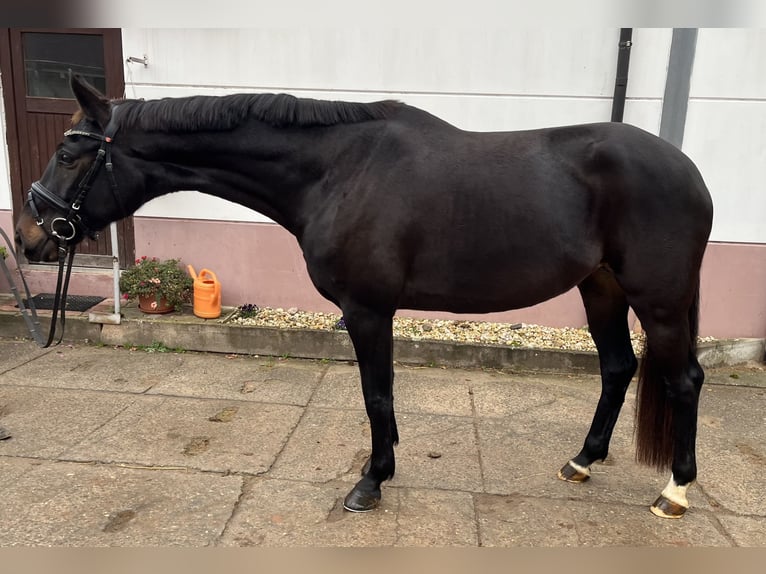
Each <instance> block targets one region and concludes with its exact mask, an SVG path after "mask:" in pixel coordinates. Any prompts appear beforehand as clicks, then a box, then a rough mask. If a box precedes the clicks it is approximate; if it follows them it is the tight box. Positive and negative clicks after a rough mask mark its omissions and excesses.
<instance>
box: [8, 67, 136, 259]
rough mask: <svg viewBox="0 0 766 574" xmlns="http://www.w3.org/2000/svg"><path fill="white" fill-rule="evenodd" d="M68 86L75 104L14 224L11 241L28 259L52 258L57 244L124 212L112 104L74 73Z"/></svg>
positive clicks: (92, 230) (81, 235)
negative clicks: (114, 169)
mask: <svg viewBox="0 0 766 574" xmlns="http://www.w3.org/2000/svg"><path fill="white" fill-rule="evenodd" d="M71 86H72V92H73V93H74V95H75V97H76V98H77V101H78V103H79V105H80V110H79V111H78V112H77V113H76V114H75V115H74V117H73V118H72V129H71V130H69V131H67V132H66V133H65V134H64V138H63V140H62V142H61V143H60V144H59V145H58V147H57V148H56V152H55V153H54V154H53V157H51V159H50V161H49V162H48V166H47V167H46V168H45V171H44V172H43V175H42V177H41V178H40V179H39V180H38V181H36V182H34V183H33V184H32V188H31V189H30V190H29V192H28V194H27V200H26V202H25V203H24V207H23V209H22V211H21V214H20V216H19V220H18V224H17V225H16V242H17V244H18V245H19V246H20V247H21V248H22V249H23V251H24V254H25V255H26V257H27V259H29V260H30V261H55V260H56V258H57V252H58V248H59V247H60V246H61V247H63V246H71V245H75V244H77V243H79V242H80V241H82V240H83V238H84V237H85V236H93V235H94V234H95V232H96V231H99V230H101V229H102V228H104V227H105V226H106V225H107V224H109V223H110V222H111V221H114V220H117V219H119V218H121V217H124V216H126V215H128V213H127V212H126V211H125V208H124V205H123V202H122V200H121V197H120V187H122V186H121V185H120V186H118V184H117V182H116V180H115V177H114V174H113V173H112V151H113V150H112V141H113V139H114V138H115V134H116V131H117V124H116V123H115V120H114V109H116V107H115V106H114V104H112V103H110V102H109V100H107V99H106V98H105V97H104V96H103V95H101V94H100V93H98V92H97V91H96V90H95V89H94V88H92V87H91V86H89V85H88V84H86V83H85V82H83V81H81V80H80V79H79V78H78V77H77V76H73V77H72V80H71ZM120 172H121V173H122V174H124V173H125V172H124V171H122V170H120ZM123 192H124V189H123Z"/></svg>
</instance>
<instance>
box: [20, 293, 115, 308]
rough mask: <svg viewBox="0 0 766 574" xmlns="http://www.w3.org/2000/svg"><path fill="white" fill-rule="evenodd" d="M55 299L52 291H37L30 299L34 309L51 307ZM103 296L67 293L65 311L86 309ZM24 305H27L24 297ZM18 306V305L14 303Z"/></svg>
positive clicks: (101, 299)
mask: <svg viewBox="0 0 766 574" xmlns="http://www.w3.org/2000/svg"><path fill="white" fill-rule="evenodd" d="M55 300H56V295H55V294H54V293H38V294H37V295H35V296H34V297H32V299H31V301H32V303H34V305H35V309H53V302H54V301H55ZM103 300H104V297H99V296H98V295H69V296H68V297H67V298H66V310H67V311H87V310H88V309H90V308H91V307H93V305H96V304H97V303H101V301H103ZM24 305H29V303H28V302H27V300H26V299H24ZM16 306H17V307H18V305H16Z"/></svg>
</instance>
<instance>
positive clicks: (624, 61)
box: [612, 28, 633, 122]
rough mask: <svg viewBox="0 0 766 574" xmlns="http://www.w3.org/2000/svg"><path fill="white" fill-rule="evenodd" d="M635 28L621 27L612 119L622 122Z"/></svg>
mask: <svg viewBox="0 0 766 574" xmlns="http://www.w3.org/2000/svg"><path fill="white" fill-rule="evenodd" d="M632 38H633V28H620V44H619V52H617V76H616V77H615V79H614V97H613V98H612V121H613V122H621V121H622V114H623V112H624V111H625V95H626V93H627V92H628V66H629V65H630V48H631V46H633V40H632Z"/></svg>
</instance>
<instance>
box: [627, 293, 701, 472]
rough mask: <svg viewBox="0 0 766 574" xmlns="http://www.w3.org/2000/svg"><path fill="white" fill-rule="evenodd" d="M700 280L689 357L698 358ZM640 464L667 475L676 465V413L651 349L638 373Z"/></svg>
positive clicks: (690, 317) (691, 315) (693, 307)
mask: <svg viewBox="0 0 766 574" xmlns="http://www.w3.org/2000/svg"><path fill="white" fill-rule="evenodd" d="M699 295H700V291H699V278H698V279H697V285H696V287H695V293H694V298H693V301H692V304H691V306H690V307H689V313H688V320H689V336H690V340H689V354H690V355H692V356H696V354H697V333H698V331H699ZM635 436H636V460H637V461H638V462H640V463H643V464H647V465H649V466H653V467H655V468H657V469H658V470H660V471H666V470H668V469H669V468H670V465H671V463H672V462H673V410H672V405H671V404H670V401H669V399H668V393H667V388H666V385H665V381H664V380H663V376H662V373H661V372H660V371H659V369H658V364H657V360H656V358H655V357H654V356H653V353H652V350H651V348H650V346H649V345H648V342H647V344H646V345H645V347H644V357H643V360H642V361H641V368H640V370H639V373H638V389H637V391H636V419H635Z"/></svg>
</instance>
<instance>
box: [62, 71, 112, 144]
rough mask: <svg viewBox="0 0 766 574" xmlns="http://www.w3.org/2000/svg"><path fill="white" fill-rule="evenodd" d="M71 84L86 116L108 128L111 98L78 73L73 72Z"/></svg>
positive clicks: (70, 79) (103, 127) (102, 127)
mask: <svg viewBox="0 0 766 574" xmlns="http://www.w3.org/2000/svg"><path fill="white" fill-rule="evenodd" d="M69 85H70V86H71V88H72V93H73V94H74V97H75V98H76V99H77V103H78V104H80V109H81V110H82V112H83V114H85V117H86V118H88V119H90V120H92V121H94V122H96V123H97V124H98V125H99V126H100V127H101V129H102V130H104V129H106V124H107V123H109V114H110V111H109V100H107V99H106V98H105V97H104V96H103V95H102V94H101V93H99V91H98V90H96V88H94V87H93V86H91V85H90V84H88V83H87V82H86V81H85V80H83V79H82V78H81V77H80V76H79V75H77V74H71V76H70V78H69Z"/></svg>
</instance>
